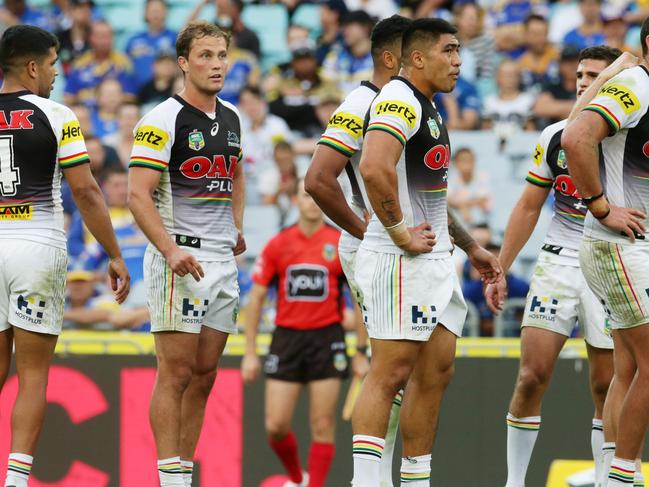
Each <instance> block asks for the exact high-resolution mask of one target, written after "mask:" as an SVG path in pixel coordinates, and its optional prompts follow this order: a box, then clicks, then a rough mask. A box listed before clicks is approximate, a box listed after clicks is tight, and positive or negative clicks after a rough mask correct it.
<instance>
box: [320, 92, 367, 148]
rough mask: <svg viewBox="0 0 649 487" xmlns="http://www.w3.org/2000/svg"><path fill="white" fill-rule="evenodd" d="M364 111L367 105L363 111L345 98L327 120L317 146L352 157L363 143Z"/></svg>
mask: <svg viewBox="0 0 649 487" xmlns="http://www.w3.org/2000/svg"><path fill="white" fill-rule="evenodd" d="M351 95H353V93H352V94H351ZM351 95H350V96H351ZM366 111H367V105H366V106H365V108H364V109H363V107H361V106H360V104H359V103H354V102H353V100H350V97H347V99H345V101H344V102H342V104H341V105H340V106H339V107H338V108H337V109H336V111H335V112H334V113H333V115H332V116H331V118H330V119H329V123H328V124H327V128H326V130H325V131H324V133H323V134H322V136H321V137H320V140H318V144H322V145H326V146H328V147H331V148H332V149H334V150H335V151H337V152H340V153H341V154H342V155H344V156H347V157H351V156H353V155H354V153H356V152H357V151H358V150H360V148H361V145H362V143H363V123H364V120H365V112H366Z"/></svg>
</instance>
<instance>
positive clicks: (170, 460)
mask: <svg viewBox="0 0 649 487" xmlns="http://www.w3.org/2000/svg"><path fill="white" fill-rule="evenodd" d="M170 463H180V456H177V457H170V458H161V459H160V460H158V466H161V465H169V464H170Z"/></svg>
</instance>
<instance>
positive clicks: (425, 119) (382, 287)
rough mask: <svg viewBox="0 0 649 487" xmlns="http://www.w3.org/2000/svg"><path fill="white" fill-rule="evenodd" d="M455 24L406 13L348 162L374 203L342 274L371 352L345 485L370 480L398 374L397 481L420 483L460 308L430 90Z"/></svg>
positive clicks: (455, 49)
mask: <svg viewBox="0 0 649 487" xmlns="http://www.w3.org/2000/svg"><path fill="white" fill-rule="evenodd" d="M455 33H456V29H455V28H454V27H453V26H452V25H450V24H449V23H447V22H446V21H443V20H441V19H418V20H415V21H413V22H412V24H411V25H410V27H408V29H407V30H406V32H405V33H404V35H403V40H402V64H403V68H402V70H401V76H398V77H395V78H394V79H392V81H390V82H389V83H387V84H386V85H385V86H384V87H383V88H382V90H381V92H380V93H379V95H378V96H377V97H376V98H375V100H374V101H373V102H372V105H371V107H370V111H369V113H368V117H369V121H368V124H367V132H366V135H365V138H364V140H363V147H362V156H361V163H360V171H361V175H362V177H363V180H364V182H365V188H366V191H367V196H368V200H369V202H370V204H371V207H372V209H373V211H374V215H373V216H372V219H371V221H370V223H369V225H368V228H367V231H366V233H365V237H364V239H363V242H362V243H361V245H360V247H359V250H358V252H357V255H356V268H355V274H354V277H355V279H356V283H357V286H358V288H359V292H360V301H361V303H362V310H363V313H364V316H365V321H366V324H367V327H368V333H369V336H370V339H371V342H372V357H373V358H372V363H371V366H370V372H369V373H368V375H367V377H366V379H365V382H364V384H363V386H362V390H361V393H360V396H359V398H358V403H357V407H356V408H355V409H354V414H353V418H352V426H353V430H354V438H353V452H354V480H353V485H354V486H355V487H376V486H377V485H379V484H380V470H379V461H380V459H381V456H382V451H383V447H384V437H385V432H386V429H387V425H388V417H389V413H390V406H391V403H392V400H393V397H394V394H395V393H396V392H397V391H398V390H399V389H400V388H402V387H403V386H404V385H406V383H407V385H406V388H405V394H404V400H403V406H402V410H401V417H400V422H401V434H402V437H403V454H404V458H403V459H402V464H401V481H402V483H409V484H411V485H413V486H424V485H429V484H430V460H431V455H430V454H431V451H432V447H433V440H434V436H435V430H436V426H437V418H438V413H439V404H440V401H441V398H442V396H443V392H444V390H445V388H446V385H447V384H448V382H449V381H450V378H451V376H452V371H453V362H454V356H455V342H456V338H457V336H460V335H461V333H462V327H463V324H464V320H465V317H466V304H465V302H464V298H463V297H462V291H461V290H460V287H459V282H458V278H457V275H456V273H455V268H454V265H453V263H452V259H451V255H450V252H451V249H452V245H451V240H450V238H449V228H448V224H449V221H448V219H447V205H446V187H447V172H448V165H449V161H450V147H449V141H448V133H447V131H446V127H445V126H444V124H443V121H442V119H441V117H440V115H439V113H438V112H437V109H436V108H435V106H434V104H433V103H432V101H431V99H432V97H433V95H434V94H435V93H436V92H440V91H441V92H449V91H451V90H452V89H453V88H454V86H455V83H456V81H457V78H458V76H459V68H460V64H461V61H460V56H459V42H458V40H457V38H456V37H455V35H454V34H455ZM451 231H452V232H453V233H455V235H456V241H455V242H456V244H457V245H458V246H460V247H461V248H463V249H466V250H467V253H468V255H469V258H470V259H471V262H472V263H473V264H474V265H475V266H476V267H477V268H478V270H479V271H480V272H481V275H482V276H483V278H484V279H485V280H486V281H487V282H495V281H496V279H498V278H499V276H500V274H501V271H500V266H499V265H498V262H497V260H496V259H495V257H493V256H492V255H491V253H489V252H487V251H486V250H484V249H483V248H481V247H480V246H479V245H477V244H476V243H475V241H473V240H472V239H471V237H469V236H468V235H467V234H466V232H459V231H457V229H456V228H455V225H454V224H453V229H452V230H451ZM433 232H434V233H433ZM438 325H441V326H438ZM431 371H434V372H432V373H431Z"/></svg>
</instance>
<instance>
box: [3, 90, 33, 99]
mask: <svg viewBox="0 0 649 487" xmlns="http://www.w3.org/2000/svg"><path fill="white" fill-rule="evenodd" d="M33 94H34V93H32V92H31V91H29V90H20V91H14V92H12V93H0V96H1V97H3V98H18V97H19V96H24V95H33Z"/></svg>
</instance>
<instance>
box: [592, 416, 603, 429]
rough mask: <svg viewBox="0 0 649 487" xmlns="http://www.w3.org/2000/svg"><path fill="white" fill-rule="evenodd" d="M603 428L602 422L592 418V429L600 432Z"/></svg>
mask: <svg viewBox="0 0 649 487" xmlns="http://www.w3.org/2000/svg"><path fill="white" fill-rule="evenodd" d="M603 428H604V421H602V420H601V419H596V418H593V429H594V430H595V429H597V430H601V429H603Z"/></svg>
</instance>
